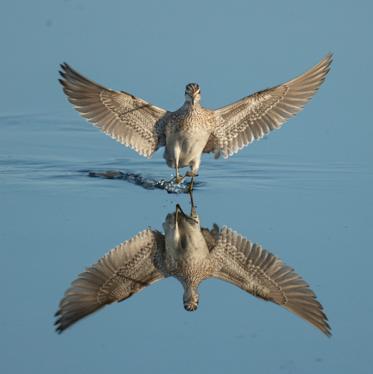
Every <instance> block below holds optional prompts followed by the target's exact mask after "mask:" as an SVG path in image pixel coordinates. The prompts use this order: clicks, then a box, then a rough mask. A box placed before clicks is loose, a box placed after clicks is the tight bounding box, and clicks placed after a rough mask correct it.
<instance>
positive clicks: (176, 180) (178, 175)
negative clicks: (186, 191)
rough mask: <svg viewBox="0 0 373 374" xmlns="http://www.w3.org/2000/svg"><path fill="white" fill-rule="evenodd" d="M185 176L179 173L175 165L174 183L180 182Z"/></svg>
mask: <svg viewBox="0 0 373 374" xmlns="http://www.w3.org/2000/svg"><path fill="white" fill-rule="evenodd" d="M184 178H185V177H182V176H181V175H180V174H179V168H178V167H176V177H175V182H176V184H180V183H181V182H182V181H183V180H184Z"/></svg>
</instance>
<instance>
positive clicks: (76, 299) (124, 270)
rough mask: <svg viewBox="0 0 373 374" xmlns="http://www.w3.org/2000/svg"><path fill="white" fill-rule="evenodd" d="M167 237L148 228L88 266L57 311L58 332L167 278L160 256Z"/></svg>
mask: <svg viewBox="0 0 373 374" xmlns="http://www.w3.org/2000/svg"><path fill="white" fill-rule="evenodd" d="M163 250H164V237H163V235H162V234H161V233H159V232H158V231H155V230H150V229H147V230H145V231H142V232H140V233H139V234H137V235H136V236H134V237H133V238H132V239H130V240H128V241H126V242H123V243H122V244H120V245H119V246H117V247H116V248H114V249H113V250H111V251H110V252H109V253H107V254H106V255H105V256H103V257H102V258H101V259H100V260H99V261H98V262H97V263H96V264H94V265H92V266H91V267H89V268H87V269H86V270H85V271H84V272H83V273H81V274H80V275H79V276H78V278H77V279H76V280H75V281H74V282H72V284H71V286H70V288H69V289H68V290H67V291H66V292H65V295H64V297H63V299H62V300H61V302H60V305H59V309H58V311H57V313H56V317H57V320H56V322H55V325H56V331H57V332H59V333H61V332H62V331H64V330H65V329H67V328H68V327H70V326H71V325H72V324H74V323H75V322H77V321H79V320H80V319H82V318H84V317H85V316H88V315H89V314H91V313H93V312H95V311H97V310H99V309H101V308H102V307H104V306H105V305H107V304H111V303H112V302H114V301H122V300H125V299H127V298H129V297H130V296H132V295H133V294H135V293H136V292H139V291H140V290H142V289H143V288H144V287H146V286H148V285H150V284H152V283H154V282H155V281H157V280H160V279H162V278H164V277H165V275H164V274H163V272H162V270H161V264H160V260H159V259H160V258H162V253H163Z"/></svg>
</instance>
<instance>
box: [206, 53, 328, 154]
mask: <svg viewBox="0 0 373 374" xmlns="http://www.w3.org/2000/svg"><path fill="white" fill-rule="evenodd" d="M331 62H332V54H328V55H327V56H325V57H324V58H323V59H322V60H321V61H320V62H319V63H318V64H317V65H315V66H314V67H313V68H311V69H310V70H308V71H307V72H306V73H304V74H302V75H300V76H299V77H297V78H295V79H292V80H290V81H288V82H286V83H283V84H280V85H278V86H276V87H272V88H269V89H266V90H263V91H260V92H257V93H254V94H253V95H250V96H247V97H244V98H243V99H241V100H239V101H237V102H235V103H233V104H230V105H227V106H225V107H223V108H220V109H217V110H215V112H214V113H215V118H216V120H215V123H216V125H215V128H214V130H213V132H212V134H211V136H210V139H209V141H208V143H207V146H206V149H205V150H204V152H214V153H215V157H216V158H217V157H219V156H220V154H222V155H223V157H224V158H227V157H229V156H231V155H233V154H234V153H236V152H238V151H239V150H240V149H241V148H243V147H245V146H246V145H248V144H250V143H251V142H253V141H254V140H256V139H260V138H262V137H263V136H264V135H265V134H267V133H269V132H270V131H272V130H274V129H278V128H280V127H281V126H282V124H283V123H284V122H286V121H287V120H288V119H289V118H290V117H292V116H294V115H295V114H297V113H298V112H299V111H300V110H301V109H302V108H303V106H304V105H305V104H306V103H307V102H308V101H309V100H310V99H311V97H312V96H313V95H314V94H315V92H316V91H317V90H318V89H319V87H320V85H321V84H322V82H323V81H324V80H325V76H326V74H327V73H328V71H329V69H330V64H331Z"/></svg>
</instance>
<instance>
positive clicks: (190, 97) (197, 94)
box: [185, 83, 201, 105]
mask: <svg viewBox="0 0 373 374" xmlns="http://www.w3.org/2000/svg"><path fill="white" fill-rule="evenodd" d="M200 100H201V90H200V88H199V85H198V84H197V83H189V84H187V85H186V86H185V101H186V102H188V103H191V104H193V105H194V104H196V103H199V101H200Z"/></svg>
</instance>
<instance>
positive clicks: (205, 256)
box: [56, 205, 330, 335]
mask: <svg viewBox="0 0 373 374" xmlns="http://www.w3.org/2000/svg"><path fill="white" fill-rule="evenodd" d="M163 228H164V232H165V234H164V235H163V234H161V233H160V232H159V231H156V230H152V229H147V230H145V231H143V232H141V233H139V234H137V235H136V236H134V237H133V238H132V239H131V240H129V241H126V242H124V243H122V244H121V245H119V246H118V247H116V248H114V249H113V250H112V251H110V252H109V253H108V254H106V255H105V256H104V257H102V258H101V259H100V260H99V261H98V262H97V263H96V264H94V265H92V266H91V267H89V268H87V269H86V270H85V271H84V272H83V273H81V274H80V275H79V276H78V278H77V279H76V280H75V281H74V282H73V283H72V285H71V287H70V288H69V289H68V290H67V291H66V293H65V295H64V297H63V299H62V300H61V302H60V306H59V310H58V312H57V313H56V315H57V321H56V326H57V328H56V329H57V331H58V332H62V331H63V330H65V329H66V328H68V327H69V326H71V325H72V324H74V323H75V322H77V321H79V320H80V319H82V318H84V317H85V316H87V315H89V314H91V313H93V312H95V311H97V310H99V309H101V308H102V307H104V306H105V305H108V304H111V303H112V302H114V301H122V300H125V299H127V298H129V297H130V296H132V295H133V294H135V293H137V292H139V291H140V290H142V289H143V288H144V287H146V286H148V285H150V284H152V283H154V282H156V281H158V280H160V279H163V278H165V277H169V276H173V277H175V278H177V279H178V280H179V281H180V283H181V284H182V286H183V288H184V295H183V303H184V308H185V309H186V310H188V311H194V310H196V309H197V307H198V303H199V294H198V286H199V284H200V283H201V282H202V281H203V280H205V279H207V278H218V279H222V280H224V281H227V282H230V283H232V284H234V285H235V286H238V287H240V288H241V289H243V290H244V291H246V292H248V293H250V294H252V295H254V296H256V297H259V298H261V299H263V300H268V301H272V302H273V303H276V304H278V305H281V306H283V307H284V308H286V309H288V310H289V311H291V312H293V313H295V314H297V315H298V316H300V317H302V318H303V319H305V320H306V321H308V322H310V323H311V324H313V325H314V326H316V327H317V328H318V329H320V330H321V331H322V332H323V333H325V334H326V335H330V327H329V325H328V322H327V317H326V315H325V314H324V312H323V308H322V306H321V304H320V303H319V302H318V301H317V300H316V295H315V294H314V292H313V291H312V290H311V289H310V288H309V286H308V284H307V283H306V282H305V281H304V280H303V279H302V278H301V277H300V276H299V275H298V274H296V273H295V272H294V271H293V269H291V268H290V267H288V266H286V265H285V264H284V263H283V262H282V261H281V260H280V259H279V258H277V257H276V256H274V255H272V254H271V253H270V252H268V251H266V250H265V249H263V248H262V247H261V246H260V245H259V244H253V243H252V242H250V241H249V240H247V239H245V238H244V237H242V236H241V235H239V234H237V233H236V232H234V231H232V230H230V229H228V228H222V229H220V228H219V227H218V226H217V225H214V226H213V228H212V229H211V230H208V229H205V228H201V227H200V221H199V217H198V216H197V214H196V212H195V210H194V208H193V209H192V213H191V215H190V216H188V215H186V214H185V213H184V212H183V211H182V210H181V208H180V207H179V206H178V205H177V206H176V211H175V212H174V213H170V214H168V215H167V217H166V219H165V222H164V224H163Z"/></svg>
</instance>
